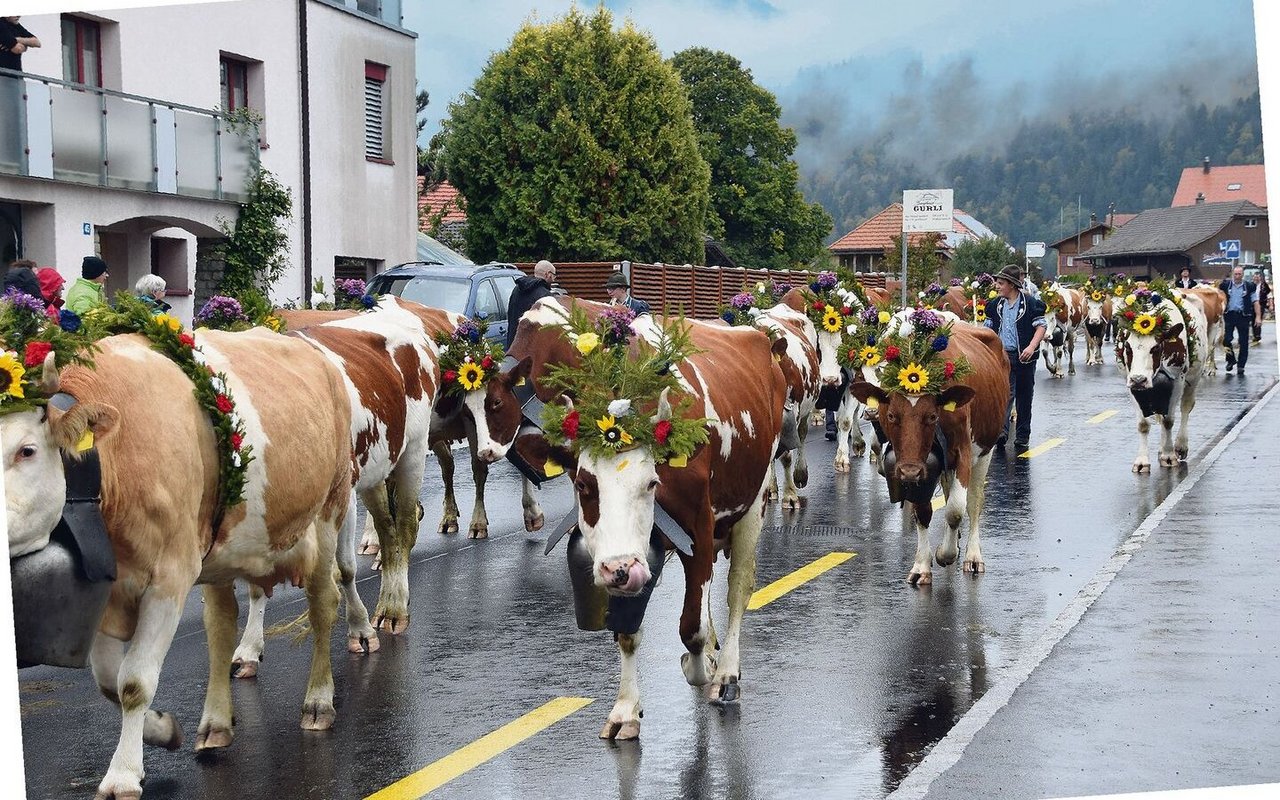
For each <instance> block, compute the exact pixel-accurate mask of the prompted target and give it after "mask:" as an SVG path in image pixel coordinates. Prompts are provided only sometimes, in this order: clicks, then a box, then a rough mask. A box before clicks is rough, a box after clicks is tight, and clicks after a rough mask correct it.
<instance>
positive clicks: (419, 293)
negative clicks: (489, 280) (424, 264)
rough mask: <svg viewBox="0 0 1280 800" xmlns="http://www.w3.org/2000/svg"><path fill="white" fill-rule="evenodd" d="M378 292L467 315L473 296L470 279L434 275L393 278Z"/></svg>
mask: <svg viewBox="0 0 1280 800" xmlns="http://www.w3.org/2000/svg"><path fill="white" fill-rule="evenodd" d="M378 291H379V292H381V293H384V294H394V295H396V296H397V297H403V298H404V299H405V300H410V301H412V302H414V303H421V304H422V305H424V306H430V307H432V308H442V309H444V310H445V311H453V312H455V313H458V314H465V313H467V300H468V299H469V298H470V296H471V281H470V279H468V278H445V277H441V276H434V275H433V276H421V275H416V276H405V277H393V278H390V279H389V280H386V282H385V283H383V284H382V285H381V286H379V287H378Z"/></svg>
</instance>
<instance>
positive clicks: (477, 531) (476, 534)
mask: <svg viewBox="0 0 1280 800" xmlns="http://www.w3.org/2000/svg"><path fill="white" fill-rule="evenodd" d="M467 538H468V539H488V538H489V526H488V525H472V526H471V529H470V530H468V531H467Z"/></svg>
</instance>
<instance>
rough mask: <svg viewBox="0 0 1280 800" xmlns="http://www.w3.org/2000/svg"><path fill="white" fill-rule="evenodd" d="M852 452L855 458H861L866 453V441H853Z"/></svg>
mask: <svg viewBox="0 0 1280 800" xmlns="http://www.w3.org/2000/svg"><path fill="white" fill-rule="evenodd" d="M852 452H853V455H854V457H855V458H862V457H863V456H865V455H866V454H867V443H866V442H854V443H853V448H852Z"/></svg>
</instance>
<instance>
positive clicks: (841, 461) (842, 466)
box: [831, 456, 849, 473]
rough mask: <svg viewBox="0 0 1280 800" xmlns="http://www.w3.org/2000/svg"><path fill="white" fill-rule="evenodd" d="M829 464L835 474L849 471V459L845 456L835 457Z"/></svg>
mask: <svg viewBox="0 0 1280 800" xmlns="http://www.w3.org/2000/svg"><path fill="white" fill-rule="evenodd" d="M831 463H832V466H834V467H835V469H836V472H839V473H845V472H848V471H849V459H848V458H847V457H845V456H836V458H835V461H833V462H831Z"/></svg>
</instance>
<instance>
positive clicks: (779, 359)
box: [773, 353, 782, 364]
mask: <svg viewBox="0 0 1280 800" xmlns="http://www.w3.org/2000/svg"><path fill="white" fill-rule="evenodd" d="M773 360H774V361H777V362H778V363H779V364H781V363H782V356H780V355H778V354H777V353H774V354H773Z"/></svg>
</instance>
